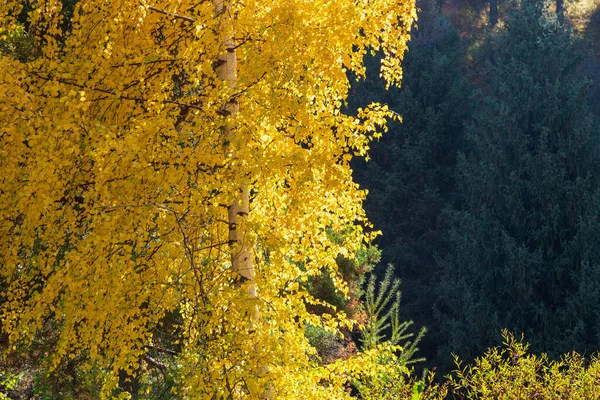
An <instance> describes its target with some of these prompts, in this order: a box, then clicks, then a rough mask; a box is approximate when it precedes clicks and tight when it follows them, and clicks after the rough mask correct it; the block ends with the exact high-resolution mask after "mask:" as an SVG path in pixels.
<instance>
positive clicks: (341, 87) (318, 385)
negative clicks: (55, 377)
mask: <svg viewBox="0 0 600 400" xmlns="http://www.w3.org/2000/svg"><path fill="white" fill-rule="evenodd" d="M224 4H225V7H224V11H222V12H219V13H217V12H215V7H214V4H213V2H207V1H201V2H194V1H188V0H178V1H175V0H157V1H156V2H154V1H147V0H141V1H140V0H136V1H132V0H119V1H113V0H102V1H100V0H89V1H80V2H78V3H77V4H76V6H75V9H74V12H73V16H72V18H71V19H70V20H68V21H65V17H64V15H63V14H62V13H61V7H62V2H61V1H57V0H46V1H33V2H31V4H30V7H31V8H30V9H29V11H28V13H27V14H26V20H27V22H26V23H25V24H24V25H23V24H20V23H19V21H18V19H17V16H19V15H20V14H21V12H22V2H20V1H12V0H3V1H0V40H8V39H7V38H9V37H10V35H11V34H12V33H13V32H15V31H17V30H23V29H24V28H25V36H26V42H27V46H28V48H29V49H30V50H29V52H28V54H29V56H28V57H16V56H14V54H11V52H10V51H4V52H0V263H1V265H2V268H1V269H0V288H2V293H1V295H0V296H1V298H0V303H1V311H0V316H1V320H2V329H3V330H4V332H6V333H8V334H9V337H10V342H11V346H12V345H14V346H19V347H21V348H27V346H28V345H29V344H30V343H31V342H32V340H34V338H35V337H36V335H38V334H39V332H40V331H42V330H43V329H44V328H45V327H47V325H48V324H49V323H50V321H52V324H53V325H52V326H56V327H57V329H58V332H59V335H58V337H57V338H56V342H55V343H54V347H53V351H52V353H51V354H49V358H50V364H52V365H57V364H58V363H59V362H60V360H62V359H65V358H69V357H75V356H78V357H80V356H81V355H82V354H84V355H85V358H86V360H87V362H89V364H90V365H94V366H100V368H101V369H102V370H104V371H106V378H105V381H104V385H103V386H104V389H103V393H104V396H105V397H110V396H111V395H112V393H114V391H113V389H114V388H115V387H116V385H117V382H118V374H119V371H126V372H128V373H129V374H134V373H135V371H137V370H138V366H139V362H140V357H141V356H142V355H143V354H144V353H145V352H146V351H147V347H146V346H151V345H153V343H155V341H156V332H157V331H158V330H160V328H161V324H162V323H163V321H164V319H165V316H166V315H170V314H172V313H176V314H177V315H179V318H178V323H177V327H176V330H177V332H178V334H179V340H180V342H179V343H178V345H179V346H180V347H181V349H182V351H181V354H180V356H179V358H178V363H179V365H180V369H179V371H180V375H179V376H178V379H179V385H178V388H179V390H180V392H181V393H180V394H182V395H184V396H186V397H187V398H198V399H200V398H206V399H214V398H257V397H258V396H260V395H261V394H263V393H265V392H269V391H270V392H272V393H273V396H274V397H275V398H317V399H320V398H327V399H335V398H347V397H349V394H348V392H347V390H346V389H347V385H348V382H350V380H351V378H350V375H351V374H350V373H337V372H336V373H335V374H328V375H327V374H325V372H326V371H325V370H324V369H323V367H322V366H319V365H318V364H316V362H315V361H314V357H311V355H312V354H314V349H313V348H311V347H310V345H309V344H308V342H307V341H306V339H305V338H304V327H305V326H306V324H308V323H310V324H312V325H321V326H326V327H327V328H328V329H330V330H333V331H335V330H336V329H337V328H338V327H340V326H347V325H349V324H351V321H349V320H348V319H347V318H345V317H344V315H343V314H339V315H337V316H336V317H334V318H330V319H323V318H320V317H317V316H315V315H311V314H310V313H309V312H307V310H306V305H307V304H310V303H312V302H315V301H316V300H315V299H313V298H311V296H310V295H309V294H308V293H307V291H306V289H305V287H306V286H305V282H307V280H308V278H309V277H310V276H313V275H317V274H321V273H322V271H328V273H330V274H331V275H332V276H333V277H334V280H335V282H336V285H337V288H338V290H339V291H341V292H344V291H345V290H346V288H345V286H344V284H343V282H342V280H341V279H340V276H339V274H338V272H337V269H336V263H335V258H336V256H338V255H350V254H354V253H355V252H356V251H357V249H358V248H359V247H360V246H361V245H362V244H363V243H364V242H365V240H369V238H370V235H368V234H366V233H365V230H364V228H365V227H367V226H368V222H367V221H366V219H365V214H364V211H363V209H362V204H361V203H362V201H363V199H364V197H365V194H366V193H365V192H364V191H362V190H360V189H359V188H358V186H357V185H356V184H355V183H353V182H352V177H351V170H350V167H349V160H350V159H351V157H352V156H354V155H363V156H364V155H365V154H366V151H367V149H368V145H369V141H370V140H372V139H373V138H374V137H377V136H378V135H379V134H380V132H381V131H383V130H385V123H386V119H388V118H390V117H393V113H392V112H391V111H390V110H388V109H387V108H386V106H384V105H379V104H373V105H371V106H369V107H367V108H365V109H363V110H360V111H359V112H358V115H356V116H355V115H347V114H346V113H345V112H344V111H343V105H344V104H345V100H346V98H347V96H348V90H349V86H350V82H349V80H348V74H349V73H350V72H351V73H353V74H354V75H355V76H358V77H361V76H363V74H364V66H363V56H364V54H365V53H366V52H367V51H381V52H382V54H383V55H384V57H383V61H382V71H381V72H382V75H383V77H384V78H386V79H387V81H388V82H389V84H393V85H395V84H398V83H399V82H400V79H401V77H402V73H401V69H400V62H401V60H402V56H403V53H404V51H405V50H406V46H407V41H408V39H409V31H410V28H411V26H412V24H413V21H414V19H415V6H414V1H412V0H401V1H398V0H352V1H350V0H336V1H330V0H314V1H303V0H272V1H267V2H262V1H261V2H259V1H255V0H247V1H246V0H244V1H235V0H232V1H230V2H225V3H224ZM23 15H25V14H23ZM225 23H227V24H228V28H227V29H226V30H224V29H223V24H225ZM23 27H24V28H23ZM231 32H233V41H234V43H235V47H234V48H230V49H225V48H224V42H225V41H226V39H227V38H226V37H224V35H228V34H230V33H231ZM226 51H235V53H236V56H237V71H236V84H235V85H231V84H228V82H225V81H223V80H221V79H219V77H218V75H217V72H216V70H217V67H218V65H217V64H218V60H219V56H220V55H221V54H223V52H226ZM231 101H236V102H237V103H238V104H239V112H237V113H236V114H235V115H227V113H225V112H223V110H224V109H225V105H226V104H228V103H230V102H231ZM225 124H227V126H231V127H233V128H232V129H233V130H232V133H233V134H232V135H231V137H232V138H233V139H232V140H231V143H223V142H224V138H223V135H222V128H223V127H224V126H225ZM224 148H227V151H224ZM244 185H247V187H248V188H249V191H250V213H249V215H248V217H247V218H244V221H243V226H240V227H237V229H240V230H241V231H243V235H244V242H245V243H247V244H248V246H249V247H250V248H251V250H252V256H253V259H254V264H255V267H254V268H255V273H256V277H255V284H256V288H257V297H256V298H249V297H248V296H247V295H246V289H247V288H246V287H245V286H246V285H248V284H250V283H248V282H246V283H243V282H242V283H239V279H238V277H237V276H236V275H235V274H234V273H233V272H232V270H231V253H232V252H235V251H236V249H235V248H234V247H235V246H229V242H228V230H229V229H230V228H231V227H230V226H229V223H228V217H227V207H228V206H229V205H231V204H232V203H233V202H234V201H235V200H236V196H238V193H239V189H240V188H242V187H244ZM332 232H335V233H336V238H333V235H332ZM340 238H342V239H340ZM232 247H233V248H232ZM257 305H258V309H259V319H258V321H253V320H252V319H251V318H249V317H248V315H249V314H251V313H252V310H253V309H254V308H255V307H256V306H257ZM357 357H363V358H359V360H362V361H361V362H360V363H358V361H357V360H354V361H352V360H350V361H348V362H349V363H350V364H352V363H354V364H352V365H354V366H355V367H352V368H356V365H361V366H362V367H363V368H369V365H370V364H369V363H368V362H366V361H365V360H372V359H373V357H367V356H366V355H359V356H357ZM365 357H366V358H365ZM357 363H358V364H357ZM342 364H343V363H342ZM261 368H262V372H261V371H259V370H260V369H261ZM336 368H342V367H339V366H336ZM349 368H350V367H349ZM352 368H350V369H352Z"/></svg>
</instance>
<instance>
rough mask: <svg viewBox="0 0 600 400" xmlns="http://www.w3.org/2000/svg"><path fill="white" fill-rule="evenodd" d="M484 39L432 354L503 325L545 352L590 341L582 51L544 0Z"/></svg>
mask: <svg viewBox="0 0 600 400" xmlns="http://www.w3.org/2000/svg"><path fill="white" fill-rule="evenodd" d="M491 50H492V54H494V56H493V58H491V60H492V61H491V62H489V63H488V65H487V66H486V68H485V73H486V82H485V85H483V87H482V88H481V90H480V91H479V93H478V94H477V96H476V97H475V104H477V107H476V110H475V112H474V115H473V118H472V120H471V122H470V124H469V127H468V139H469V145H470V151H468V152H467V153H466V154H463V155H461V156H460V159H459V162H458V173H457V182H458V188H459V192H460V200H461V205H460V207H459V208H457V209H456V210H454V211H452V216H451V222H452V225H451V228H450V230H449V232H448V236H449V240H450V243H451V245H450V252H449V256H448V257H446V258H445V259H444V260H443V261H442V263H441V264H442V266H443V276H442V279H441V280H440V283H439V286H438V293H439V295H440V296H441V298H442V300H441V301H440V302H439V303H438V304H437V319H438V321H439V323H440V327H441V329H442V332H443V334H444V335H445V336H446V337H447V341H448V343H447V346H445V347H444V348H442V349H441V351H440V354H442V353H450V352H451V351H452V352H455V353H457V354H458V355H460V356H461V357H463V358H467V359H468V358H471V357H473V356H475V355H476V353H480V352H482V351H483V350H484V349H485V348H486V347H488V346H490V345H492V344H496V343H497V340H498V339H499V338H500V335H499V333H500V330H501V329H502V328H508V329H509V330H512V331H514V332H516V333H519V332H523V333H525V335H526V337H527V339H528V340H529V341H531V343H532V346H533V349H534V350H536V351H540V350H542V351H547V352H550V353H551V355H552V354H554V355H556V354H557V353H560V352H565V351H570V350H578V351H586V350H592V349H597V348H598V347H599V346H600V336H599V334H598V332H600V329H599V328H600V326H599V324H600V297H599V295H598V294H599V292H598V290H597V289H596V288H597V287H598V282H599V281H600V264H599V263H598V261H599V257H598V254H597V253H598V252H597V251H594V247H595V246H596V245H597V243H598V240H599V239H600V236H598V233H599V231H598V230H599V228H598V224H597V222H596V218H597V215H598V213H599V212H600V207H599V206H600V203H599V202H598V194H597V192H598V183H599V181H598V179H599V178H600V175H599V173H600V152H599V138H598V124H597V121H594V119H593V116H592V115H591V114H590V113H589V112H588V110H587V108H586V93H587V89H586V83H585V80H582V79H581V77H580V76H579V75H578V74H577V66H578V63H579V62H580V60H581V56H582V54H581V53H580V51H579V50H578V46H577V42H576V40H575V38H574V37H573V35H572V34H571V33H570V32H569V31H568V30H567V29H565V28H564V27H563V26H562V25H561V24H559V23H558V22H557V20H556V18H555V17H554V16H550V15H549V14H548V13H547V12H546V10H545V8H544V6H543V5H541V4H527V5H523V6H522V7H520V8H518V9H516V10H514V11H513V13H512V15H511V16H510V17H509V18H508V19H507V21H506V26H505V28H504V29H503V30H502V31H501V32H500V33H499V34H498V36H497V37H494V38H493V40H492V49H491Z"/></svg>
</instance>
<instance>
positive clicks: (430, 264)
mask: <svg viewBox="0 0 600 400" xmlns="http://www.w3.org/2000/svg"><path fill="white" fill-rule="evenodd" d="M419 7H420V8H421V9H422V12H421V14H420V15H419V29H418V30H417V31H416V32H415V34H414V35H413V38H412V40H411V44H410V51H409V52H408V54H407V55H406V59H405V61H404V63H405V66H406V67H405V70H404V73H405V75H404V80H403V84H402V87H401V88H400V89H391V90H389V91H387V92H386V91H385V90H384V89H385V87H384V85H383V83H382V82H381V81H380V80H379V79H377V74H376V72H377V65H376V64H375V62H374V61H376V60H371V64H369V65H368V67H369V68H368V70H367V73H368V75H367V82H366V83H365V84H362V83H359V84H357V85H356V86H355V87H356V94H355V96H353V97H352V98H351V100H352V102H351V105H355V106H356V104H357V103H362V104H366V103H368V102H370V101H374V100H378V101H383V102H384V103H386V104H388V105H389V106H390V108H391V109H392V110H397V111H398V112H399V113H400V114H401V115H402V119H403V120H402V123H396V124H393V125H390V131H389V132H388V134H387V135H384V137H382V138H381V139H380V140H379V141H377V142H374V143H372V144H371V150H370V152H369V155H370V157H371V160H370V161H369V162H366V163H365V162H363V161H359V160H357V162H356V163H355V170H354V173H355V176H356V179H357V181H358V182H359V183H360V184H361V185H362V186H363V187H365V188H366V189H368V190H369V195H368V196H367V200H366V202H365V209H366V211H367V215H368V216H369V219H370V220H371V221H372V222H373V224H374V226H375V227H376V228H377V229H380V230H381V231H382V233H383V235H382V236H381V237H380V238H378V244H379V247H380V248H381V250H382V260H383V263H382V265H386V264H390V263H391V264H394V266H395V268H396V269H395V274H396V276H398V277H400V278H401V279H402V281H403V282H404V285H403V292H404V296H403V298H404V300H403V306H402V309H401V310H400V314H401V317H402V319H404V320H414V321H415V323H416V324H417V325H418V326H427V327H428V331H429V333H428V334H427V335H426V336H425V337H424V339H423V343H422V346H421V349H422V353H420V355H421V356H424V357H426V358H427V360H428V361H431V360H432V359H433V356H434V355H435V351H434V349H435V348H436V346H437V343H438V341H443V340H444V337H443V336H440V335H439V333H438V332H437V331H438V330H437V327H436V322H435V321H434V320H433V318H432V308H433V304H434V300H435V299H434V297H433V296H432V295H431V293H432V291H433V284H434V281H435V280H436V279H437V275H438V273H437V271H438V266H437V265H436V261H435V258H436V255H440V256H441V255H443V254H444V253H445V248H446V245H445V241H446V238H445V235H444V232H445V231H444V224H445V218H446V217H445V214H444V212H443V210H444V209H446V208H447V207H448V203H449V202H451V201H452V198H453V196H454V192H455V183H454V168H455V162H456V154H457V149H458V148H460V147H461V146H462V142H463V121H464V120H465V119H466V118H468V115H469V104H468V100H469V96H470V94H469V93H470V86H469V83H468V82H467V80H466V78H465V77H464V75H463V73H462V72H461V70H460V65H461V57H462V53H463V51H462V50H463V49H462V46H461V42H460V38H459V36H458V33H457V32H456V30H455V29H454V27H453V26H452V25H451V23H450V22H449V20H448V19H447V18H445V17H443V16H442V15H441V14H440V11H439V9H438V6H437V3H436V1H427V2H423V3H421V4H419ZM377 272H378V273H383V271H377ZM430 365H432V366H433V365H434V364H430Z"/></svg>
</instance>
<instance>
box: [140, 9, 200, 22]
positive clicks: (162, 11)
mask: <svg viewBox="0 0 600 400" xmlns="http://www.w3.org/2000/svg"><path fill="white" fill-rule="evenodd" d="M148 9H149V10H150V11H154V12H157V13H159V14H163V15H168V16H169V17H173V18H177V19H182V20H184V21H187V22H196V20H195V19H194V18H192V17H188V16H186V15H180V14H175V13H171V12H168V11H165V10H161V9H159V8H156V7H152V6H148Z"/></svg>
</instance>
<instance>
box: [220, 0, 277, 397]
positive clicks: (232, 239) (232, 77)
mask: <svg viewBox="0 0 600 400" xmlns="http://www.w3.org/2000/svg"><path fill="white" fill-rule="evenodd" d="M213 6H214V8H215V13H216V15H217V16H218V17H220V18H221V21H222V22H221V27H222V29H223V33H224V38H223V47H224V49H223V51H222V52H221V54H220V55H219V59H218V62H217V63H216V67H215V71H216V73H217V76H218V78H219V79H221V80H222V81H224V82H227V84H228V85H229V87H230V88H231V89H233V88H235V86H236V85H237V58H236V52H235V43H234V39H233V38H234V31H233V24H232V22H233V21H232V16H231V14H230V12H229V10H228V3H226V0H213ZM238 112H239V103H238V102H237V100H236V99H231V100H229V101H228V102H227V104H225V105H224V106H223V107H222V109H221V114H223V115H225V116H226V120H227V121H226V123H225V124H224V126H223V128H222V137H223V150H224V152H225V156H226V157H227V156H229V155H230V153H231V152H232V148H231V144H232V143H235V137H234V135H235V130H234V125H233V124H232V122H231V121H232V120H233V119H234V117H235V116H236V114H237V113H238ZM234 150H235V149H233V151H234ZM238 190H239V192H238V195H237V197H236V199H235V200H234V202H233V204H231V205H230V206H229V208H228V223H229V245H230V247H231V268H232V269H233V271H234V272H235V273H237V275H238V276H239V279H240V281H242V282H249V285H248V295H249V297H250V300H251V301H253V302H254V306H253V307H252V311H251V315H250V316H249V317H250V330H249V332H248V333H249V334H250V333H252V332H254V330H255V326H256V325H257V323H258V304H257V302H256V300H257V294H256V282H255V279H254V277H255V272H254V263H253V261H252V253H251V245H249V244H248V243H246V241H245V238H244V236H245V235H244V231H243V220H244V218H246V217H247V216H248V213H249V212H250V196H249V189H248V184H247V183H244V184H242V186H241V187H240V188H239V189H238ZM255 373H256V374H257V375H258V376H260V377H263V376H265V375H266V374H267V373H268V368H267V367H266V366H265V365H256V366H255ZM272 392H273V388H272V386H271V385H268V386H266V387H265V390H264V392H263V393H261V395H260V399H266V400H268V399H271V398H272V397H273V393H272Z"/></svg>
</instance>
